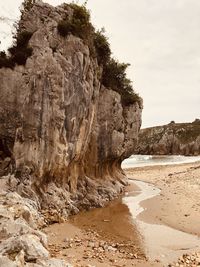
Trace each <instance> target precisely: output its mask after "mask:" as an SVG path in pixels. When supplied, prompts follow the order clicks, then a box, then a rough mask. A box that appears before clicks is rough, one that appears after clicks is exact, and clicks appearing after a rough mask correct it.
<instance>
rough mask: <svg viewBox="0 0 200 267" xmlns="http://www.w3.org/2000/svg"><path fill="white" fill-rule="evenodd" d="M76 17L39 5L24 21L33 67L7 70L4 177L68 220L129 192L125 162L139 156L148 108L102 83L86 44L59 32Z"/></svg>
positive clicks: (0, 82)
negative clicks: (137, 150)
mask: <svg viewBox="0 0 200 267" xmlns="http://www.w3.org/2000/svg"><path fill="white" fill-rule="evenodd" d="M71 13H72V9H71V8H70V7H67V6H66V5H63V6H59V7H56V8H53V7H52V6H50V5H48V4H44V3H42V2H40V1H37V3H36V4H35V5H34V6H33V7H32V8H31V10H30V11H29V12H24V14H23V17H22V20H21V22H20V29H21V30H25V31H26V32H31V33H32V35H31V38H30V40H29V45H30V47H31V48H32V50H33V51H32V55H31V56H30V57H29V58H28V59H27V61H26V65H25V66H19V65H16V66H15V67H13V68H12V69H10V68H1V69H0V151H1V152H0V157H1V163H0V164H1V167H0V169H1V170H0V172H1V176H2V177H3V176H7V177H10V178H9V189H10V190H13V191H16V192H18V193H19V194H20V195H21V196H23V197H29V198H31V199H33V200H34V201H36V202H37V203H39V204H38V205H39V206H41V207H42V209H43V211H44V210H45V209H48V212H49V210H51V212H52V211H53V210H56V212H58V213H59V214H61V215H63V216H66V215H67V214H68V213H70V212H73V213H75V212H77V211H78V209H82V208H88V207H91V206H102V205H104V203H105V202H106V201H108V200H110V199H112V198H114V197H116V196H117V195H118V194H119V193H120V192H122V190H123V186H124V184H125V183H126V179H125V177H124V174H123V172H122V170H121V162H122V160H123V159H125V158H127V157H129V156H130V155H131V154H132V153H133V151H134V148H135V145H136V142H137V137H138V132H139V129H140V125H141V110H142V107H141V103H138V102H137V101H136V102H135V103H133V104H129V105H124V104H123V103H122V101H121V95H120V94H119V93H117V92H116V91H113V90H111V89H110V88H109V89H108V88H105V87H104V86H103V85H102V84H101V72H102V68H101V67H100V66H99V65H98V63H97V60H96V59H95V58H94V57H92V56H91V52H90V50H89V48H88V46H87V45H86V44H85V43H84V42H83V40H81V39H80V38H78V37H75V36H73V35H69V36H68V37H67V38H63V37H61V36H60V35H59V34H58V31H57V25H58V22H59V21H60V20H62V19H63V18H65V17H66V16H71ZM44 213H45V211H44ZM49 216H50V215H49ZM51 220H53V221H54V220H57V219H55V216H54V215H53V216H52V219H51Z"/></svg>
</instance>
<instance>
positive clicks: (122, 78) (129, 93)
mask: <svg viewBox="0 0 200 267" xmlns="http://www.w3.org/2000/svg"><path fill="white" fill-rule="evenodd" d="M128 66H129V64H125V63H119V62H118V61H116V60H115V59H113V58H111V59H110V60H109V62H108V63H107V64H106V65H105V66H104V68H103V74H102V84H103V85H104V86H105V87H107V88H110V89H112V90H114V91H116V92H118V93H119V94H120V95H121V100H122V104H123V105H125V106H128V105H131V104H134V103H135V102H138V103H139V104H140V102H141V99H140V97H139V96H138V94H136V93H135V92H134V91H133V87H132V82H131V80H129V79H128V78H127V77H126V69H127V67H128Z"/></svg>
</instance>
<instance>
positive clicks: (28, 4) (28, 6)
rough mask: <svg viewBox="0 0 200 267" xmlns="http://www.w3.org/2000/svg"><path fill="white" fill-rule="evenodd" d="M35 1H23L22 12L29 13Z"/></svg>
mask: <svg viewBox="0 0 200 267" xmlns="http://www.w3.org/2000/svg"><path fill="white" fill-rule="evenodd" d="M35 2H36V0H24V2H23V3H22V10H25V11H26V10H27V11H29V10H30V9H31V8H32V7H33V5H34V4H35Z"/></svg>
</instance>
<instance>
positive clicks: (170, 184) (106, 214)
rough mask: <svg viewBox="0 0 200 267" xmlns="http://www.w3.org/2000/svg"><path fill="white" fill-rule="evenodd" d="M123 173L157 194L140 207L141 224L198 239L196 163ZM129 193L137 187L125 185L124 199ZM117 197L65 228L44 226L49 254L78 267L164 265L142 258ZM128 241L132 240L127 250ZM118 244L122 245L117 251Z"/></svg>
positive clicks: (140, 243)
mask: <svg viewBox="0 0 200 267" xmlns="http://www.w3.org/2000/svg"><path fill="white" fill-rule="evenodd" d="M124 172H125V173H126V175H127V177H128V178H130V179H136V180H139V181H144V182H148V183H150V184H153V185H154V186H156V187H158V188H160V190H161V193H160V195H159V196H156V197H153V198H152V199H148V200H145V201H143V202H142V203H141V205H142V207H143V208H145V210H144V211H143V212H142V213H141V214H139V216H138V218H139V219H140V220H142V221H144V222H148V223H154V224H155V223H157V224H162V225H166V226H169V227H171V228H173V229H177V230H180V231H183V232H186V233H191V234H196V235H198V236H200V227H198V226H199V223H198V222H199V221H200V200H199V199H198V196H199V194H200V162H195V163H183V164H179V165H177V164H175V165H156V166H145V167H137V168H134V169H126V170H124ZM133 191H134V193H133V195H136V194H138V188H137V187H135V186H132V185H131V186H130V185H129V186H128V187H126V189H125V195H126V194H127V193H128V192H129V193H130V192H133ZM122 197H123V196H120V197H119V198H118V199H116V200H114V201H111V202H110V203H108V204H107V205H106V207H104V208H99V209H92V210H90V211H88V212H82V213H79V214H77V215H75V216H73V217H70V218H69V221H68V222H66V223H64V224H55V225H51V226H49V227H47V228H46V229H45V232H46V233H47V235H48V237H49V240H50V251H51V253H52V255H53V256H55V257H57V258H61V259H65V260H67V261H68V262H70V263H71V264H74V265H73V266H77V267H79V266H80V267H82V266H83V267H86V266H95V267H107V266H121V267H122V266H127V267H129V266H130V267H132V266H137V267H150V266H152V267H162V266H164V265H163V264H162V263H161V262H159V259H158V260H154V261H151V260H147V259H146V258H145V256H144V240H143V238H142V236H141V234H140V233H139V232H138V229H137V226H136V225H135V222H130V221H129V220H131V215H130V212H129V210H128V207H127V206H126V205H125V204H122V203H121V198H122ZM130 226H131V227H130ZM124 229H125V230H124ZM53 232H55V233H56V235H54V234H53ZM130 236H131V237H132V240H130ZM66 237H67V240H68V241H66V240H65V239H66ZM69 240H71V241H69ZM127 241H128V242H130V241H131V242H133V243H131V246H130V243H127ZM66 242H67V243H66ZM66 244H67V245H66ZM100 244H106V245H105V246H109V247H112V249H111V251H107V250H104V248H102V247H101V245H100ZM119 244H122V245H123V248H122V249H121V248H119V247H118V245H119ZM93 246H94V247H93ZM130 247H131V248H132V250H130ZM112 250H113V251H112ZM94 251H95V253H94ZM132 252H133V253H132ZM69 255H70V257H69ZM172 266H175V265H172ZM183 266H184V265H183Z"/></svg>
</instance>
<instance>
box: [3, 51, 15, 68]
mask: <svg viewBox="0 0 200 267" xmlns="http://www.w3.org/2000/svg"><path fill="white" fill-rule="evenodd" d="M3 67H4V68H13V67H14V63H13V61H12V60H11V59H10V58H9V57H8V56H7V55H6V53H5V52H4V51H3V52H0V69H1V68H3Z"/></svg>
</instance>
